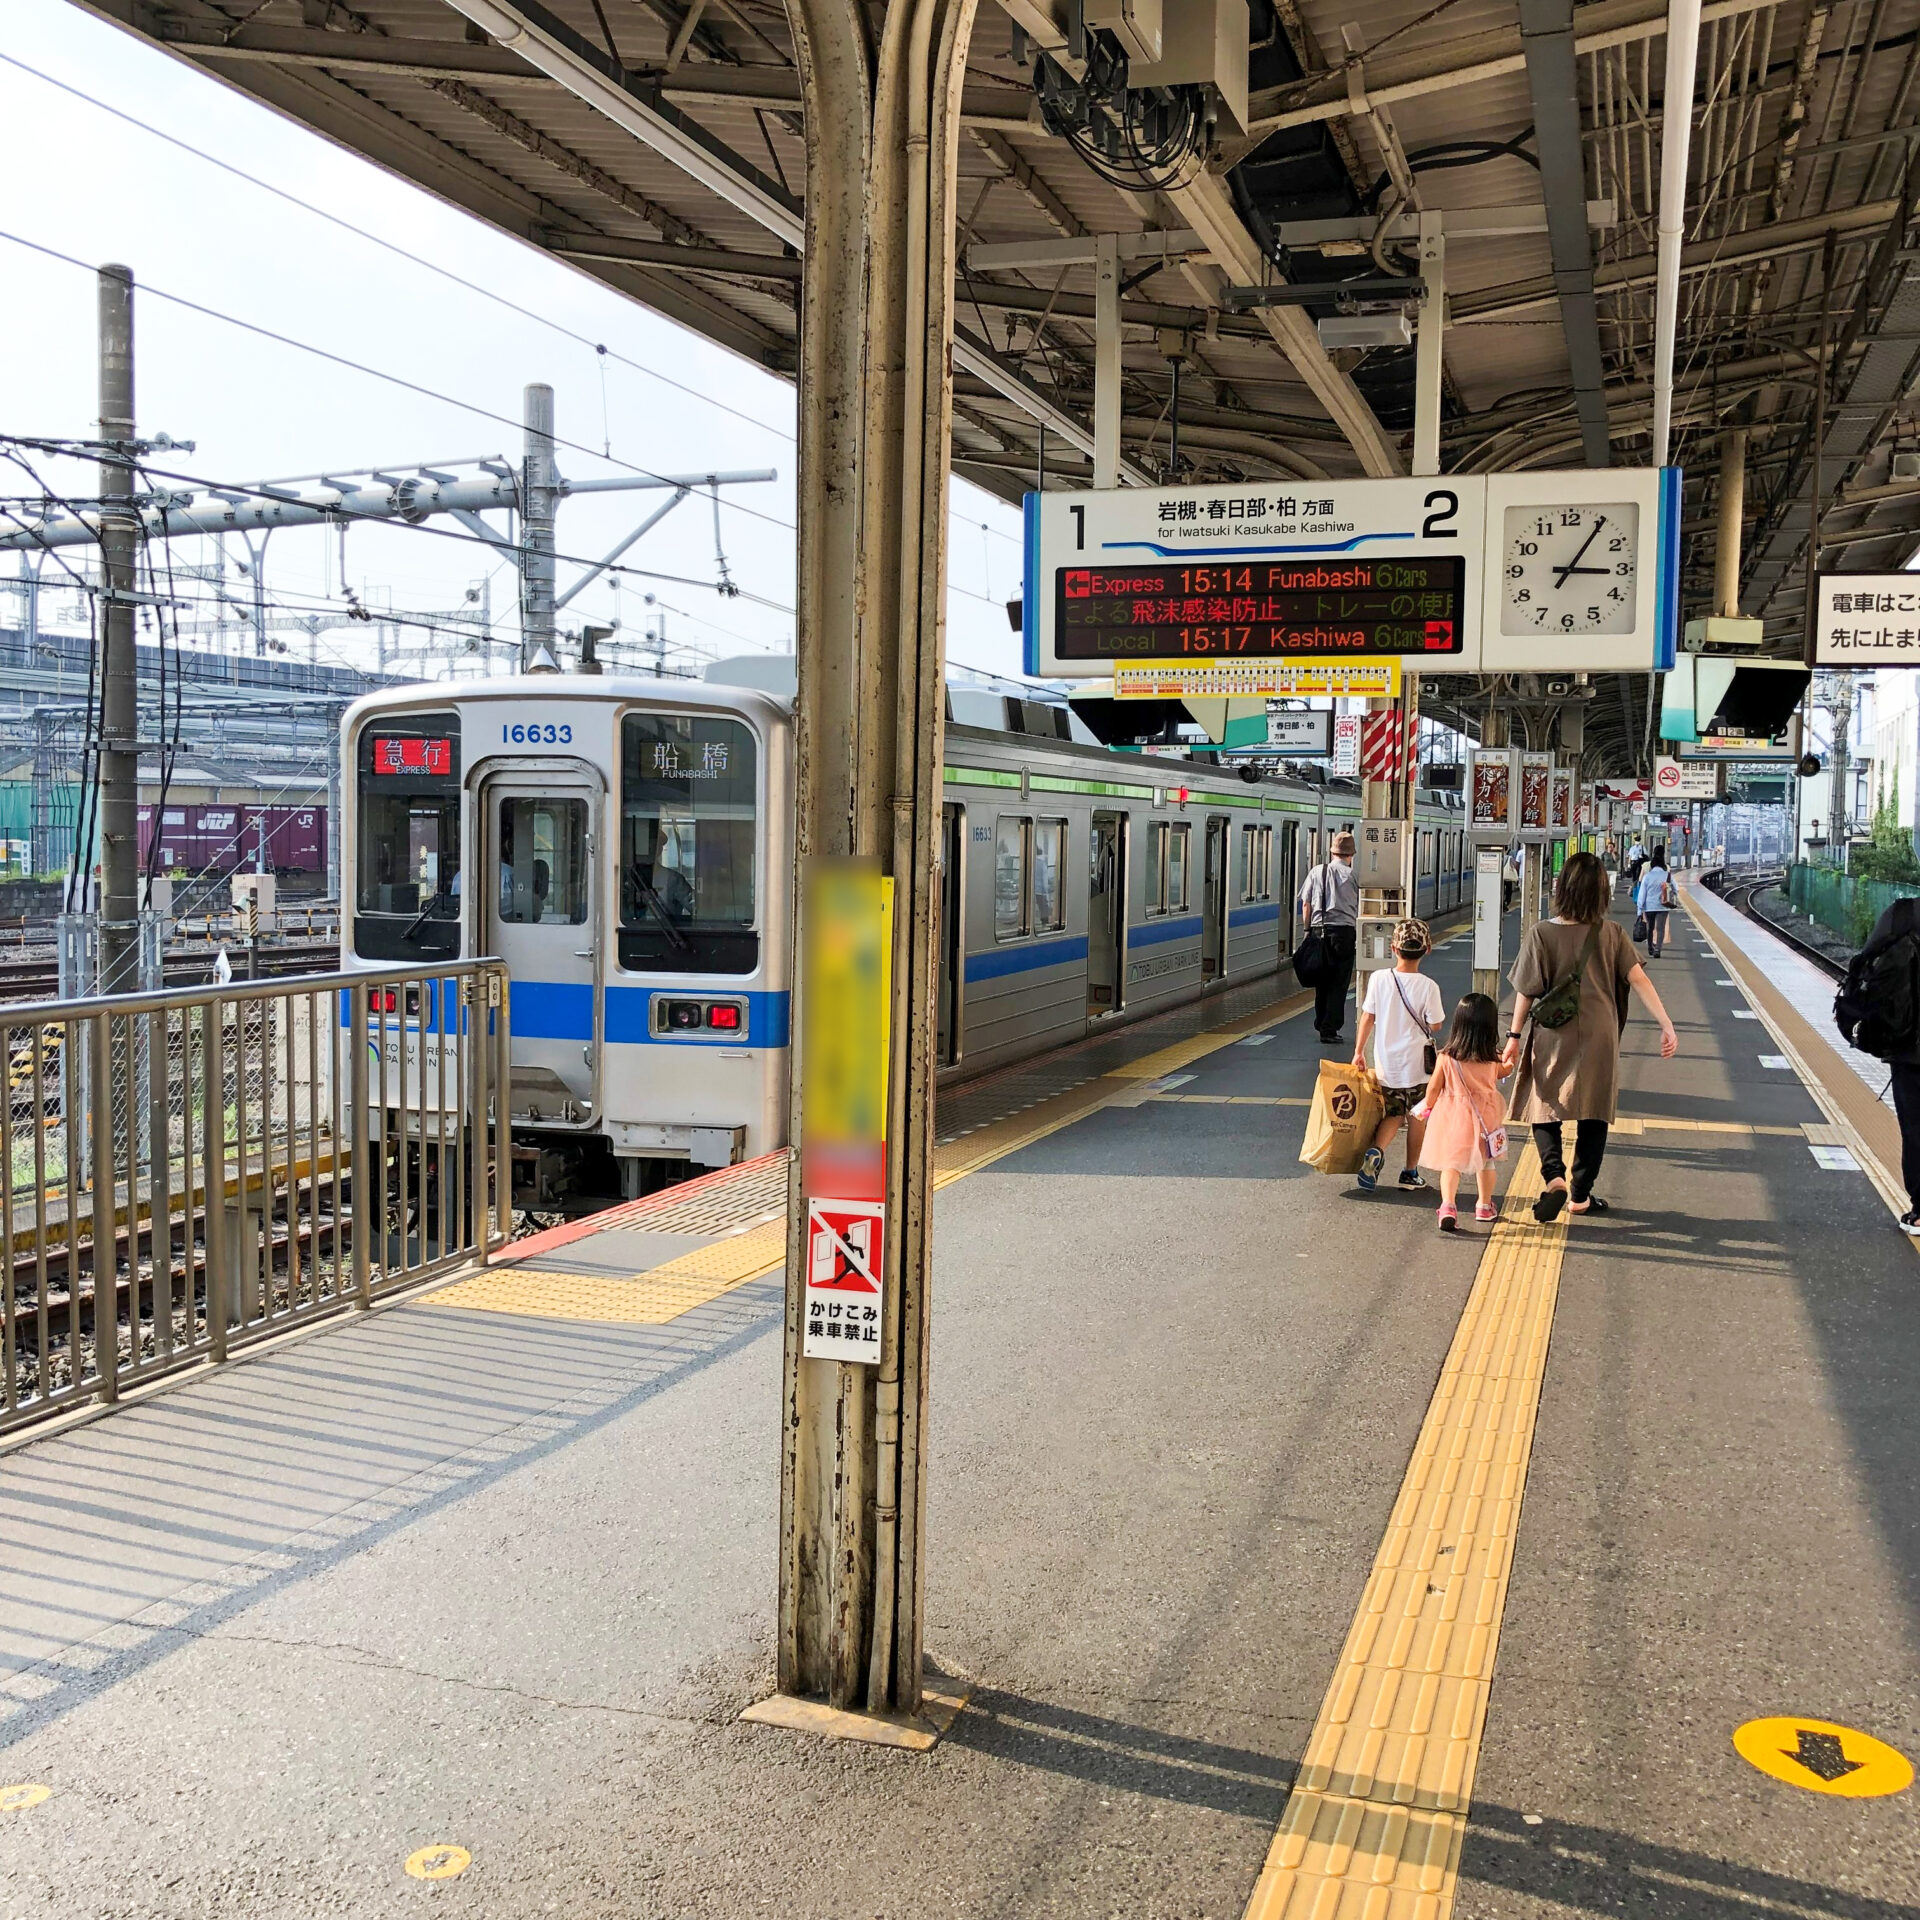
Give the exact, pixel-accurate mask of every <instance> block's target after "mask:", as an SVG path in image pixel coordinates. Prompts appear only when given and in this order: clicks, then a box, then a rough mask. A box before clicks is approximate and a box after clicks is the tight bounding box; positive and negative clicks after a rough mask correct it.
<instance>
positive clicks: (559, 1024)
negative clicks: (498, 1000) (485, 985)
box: [507, 980, 593, 1040]
mask: <svg viewBox="0 0 1920 1920" xmlns="http://www.w3.org/2000/svg"><path fill="white" fill-rule="evenodd" d="M507 1019H508V1022H509V1023H510V1025H511V1026H512V1028H513V1037H514V1038H515V1039H516V1040H591V1039H592V1038H593V984H592V982H591V981H586V980H514V981H510V982H509V983H508V986H507Z"/></svg>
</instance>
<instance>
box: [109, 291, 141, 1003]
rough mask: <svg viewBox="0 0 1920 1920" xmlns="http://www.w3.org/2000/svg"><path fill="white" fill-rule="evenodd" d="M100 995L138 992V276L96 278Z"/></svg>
mask: <svg viewBox="0 0 1920 1920" xmlns="http://www.w3.org/2000/svg"><path fill="white" fill-rule="evenodd" d="M100 438H101V440H102V442H103V443H104V450H103V453H102V456H101V460H100V557H101V573H102V579H101V593H100V627H101V636H102V638H101V659H100V678H101V692H100V741H99V748H100V976H99V977H100V991H101V992H102V993H131V992H132V991H133V990H134V989H135V988H136V987H137V986H138V985H139V940H138V920H137V912H138V901H137V899H136V896H135V880H136V876H137V873H138V869H139V836H138V826H137V823H138V818H139V801H140V757H139V749H138V745H137V742H138V740H139V711H138V702H137V685H136V681H135V656H134V636H133V607H134V599H133V596H134V556H135V553H136V551H137V547H138V542H139V536H140V523H139V520H138V518H137V517H136V514H135V509H134V506H133V460H134V457H135V452H136V449H135V446H134V437H133V272H132V270H131V269H130V268H128V267H120V266H106V267H102V268H101V269H100Z"/></svg>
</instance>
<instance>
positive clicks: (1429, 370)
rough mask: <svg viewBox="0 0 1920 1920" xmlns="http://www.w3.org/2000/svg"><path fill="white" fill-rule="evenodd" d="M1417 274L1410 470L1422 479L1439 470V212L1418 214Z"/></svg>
mask: <svg viewBox="0 0 1920 1920" xmlns="http://www.w3.org/2000/svg"><path fill="white" fill-rule="evenodd" d="M1420 278H1421V280H1422V282H1423V283H1424V284H1425V286H1426V293H1425V295H1424V296H1423V297H1422V300H1421V303H1420V322H1419V332H1418V333H1417V334H1416V335H1415V338H1414V349H1413V471H1414V473H1415V474H1416V475H1419V476H1421V477H1425V476H1426V475H1429V474H1437V473H1438V472H1439V471H1440V395H1441V379H1440V374H1441V350H1442V338H1443V336H1444V334H1445V332H1446V327H1447V232H1446V226H1445V224H1444V216H1443V215H1441V214H1438V213H1422V214H1421V216H1420Z"/></svg>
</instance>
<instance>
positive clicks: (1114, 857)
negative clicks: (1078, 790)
mask: <svg viewBox="0 0 1920 1920" xmlns="http://www.w3.org/2000/svg"><path fill="white" fill-rule="evenodd" d="M1126 958H1127V816H1126V815H1125V814H1124V813H1096V814H1095V815H1094V816H1093V836H1092V846H1091V855H1090V862H1089V866H1088V871H1087V1018H1088V1019H1090V1020H1091V1019H1093V1018H1095V1017H1096V1016H1097V1015H1099V1014H1103V1013H1117V1012H1118V1011H1119V1010H1120V1008H1121V1007H1123V1006H1124V1005H1125V1004H1126V997H1127V996H1126Z"/></svg>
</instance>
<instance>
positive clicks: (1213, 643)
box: [1021, 467, 1680, 699]
mask: <svg viewBox="0 0 1920 1920" xmlns="http://www.w3.org/2000/svg"><path fill="white" fill-rule="evenodd" d="M1679 504H1680V474H1679V470H1678V469H1677V468H1673V467H1665V468H1661V469H1659V470H1657V471H1655V470H1652V469H1647V468H1622V467H1610V468H1608V469H1606V470H1605V471H1603V472H1597V473H1585V472H1555V473H1535V472H1532V471H1527V472H1524V473H1511V474H1441V475H1433V476H1423V477H1419V478H1407V477H1392V478H1385V479H1367V480H1358V479H1354V480H1349V479H1338V480H1322V479H1310V480H1299V481H1286V482H1278V483H1276V482H1272V481H1267V482H1262V483H1260V484H1258V485H1256V484H1254V483H1253V482H1250V481H1248V482H1236V483H1234V484H1231V485H1209V486H1194V487H1157V488H1156V487H1103V488H1093V489H1073V490H1069V489H1065V488H1062V489H1060V490H1058V491H1055V490H1052V489H1049V490H1048V491H1047V492H1045V493H1032V494H1029V495H1028V496H1027V502H1026V519H1025V535H1026V538H1025V547H1026V553H1025V566H1024V569H1023V573H1024V583H1023V591H1022V594H1021V630H1022V638H1023V642H1024V658H1025V663H1026V669H1027V671H1028V672H1029V673H1032V674H1037V675H1038V676H1040V677H1041V678H1043V679H1063V680H1111V682H1112V684H1113V689H1114V693H1115V695H1116V697H1119V698H1123V699H1124V698H1127V697H1129V696H1132V695H1135V694H1138V695H1139V696H1140V697H1143V698H1144V697H1149V696H1150V697H1152V698H1156V699H1163V698H1169V697H1171V698H1176V699H1177V698H1179V697H1181V696H1180V693H1179V691H1178V689H1179V687H1180V686H1181V684H1182V682H1183V680H1184V681H1189V682H1191V683H1192V684H1191V686H1190V687H1189V688H1188V691H1190V692H1192V693H1193V694H1194V695H1195V696H1196V697H1198V698H1206V699H1218V698H1227V699H1239V698H1248V699H1253V698H1259V697H1261V696H1262V695H1264V694H1268V693H1273V694H1280V693H1298V692H1304V691H1306V689H1305V688H1304V687H1303V686H1301V685H1298V684H1296V680H1297V677H1298V676H1300V675H1303V674H1310V673H1325V672H1328V671H1332V670H1336V669H1337V670H1338V671H1340V672H1342V673H1346V674H1353V673H1374V672H1378V671H1384V670H1386V669H1388V668H1392V669H1393V670H1394V671H1398V670H1399V667H1400V664H1401V663H1404V666H1405V668H1406V670H1407V671H1409V672H1416V673H1445V674H1460V673H1483V672H1484V673H1545V674H1568V673H1575V672H1642V673H1644V672H1646V671H1648V670H1649V669H1652V670H1654V671H1657V672H1665V671H1666V670H1667V669H1668V668H1670V667H1671V666H1672V665H1673V660H1674V650H1675V639H1676V635H1677V633H1678V617H1679V615H1678V610H1679V566H1680V536H1679V525H1680V522H1679ZM1542 527H1545V528H1546V529H1548V531H1547V532H1545V533H1542V532H1541V531H1540V529H1541V528H1542ZM1596 528H1597V529H1599V532H1597V533H1596V532H1595V531H1594V530H1595V529H1596ZM1590 535H1591V536H1592V538H1593V540H1594V542H1596V543H1598V542H1602V541H1604V543H1605V547H1606V552H1605V566H1606V569H1607V578H1606V583H1605V587H1604V590H1603V591H1602V592H1601V593H1599V594H1598V595H1597V596H1596V595H1595V594H1593V593H1591V592H1588V591H1587V589H1589V588H1591V587H1593V585H1594V584H1595V578H1594V577H1597V575H1598V572H1599V570H1600V566H1601V562H1600V560H1598V559H1596V558H1595V555H1596V553H1598V552H1599V546H1598V544H1593V545H1588V544H1583V543H1585V542H1587V541H1588V540H1589V536H1590ZM1590 576H1593V577H1590ZM1150 672H1151V678H1150V680H1149V679H1145V678H1143V676H1147V675H1149V673H1150ZM1203 682H1204V688H1205V690H1204V691H1203V689H1202V683H1203ZM1228 682H1231V683H1232V684H1227V683H1228ZM1136 683H1138V684H1136Z"/></svg>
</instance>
